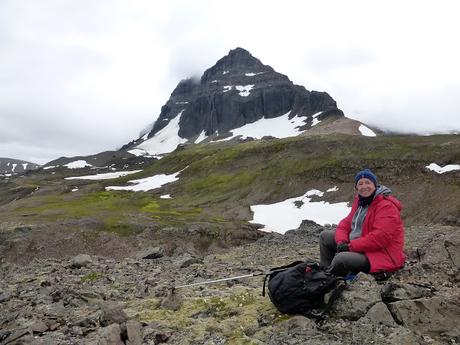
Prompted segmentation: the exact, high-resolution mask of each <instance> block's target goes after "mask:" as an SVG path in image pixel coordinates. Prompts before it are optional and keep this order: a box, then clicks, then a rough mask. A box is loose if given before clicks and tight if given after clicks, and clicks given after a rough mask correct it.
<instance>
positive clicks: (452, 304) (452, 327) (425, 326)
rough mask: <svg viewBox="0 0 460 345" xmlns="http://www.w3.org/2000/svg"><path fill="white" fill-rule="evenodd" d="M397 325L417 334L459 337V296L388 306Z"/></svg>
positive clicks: (416, 300)
mask: <svg viewBox="0 0 460 345" xmlns="http://www.w3.org/2000/svg"><path fill="white" fill-rule="evenodd" d="M389 308H390V310H391V312H392V314H393V315H394V316H395V318H396V319H397V321H398V323H400V324H402V325H404V326H405V327H407V328H409V329H410V330H412V331H414V332H416V333H419V334H428V335H431V336H434V337H438V336H440V335H445V336H448V337H460V318H459V315H460V294H455V295H450V296H434V297H431V298H419V299H415V300H405V301H397V302H393V303H390V304H389Z"/></svg>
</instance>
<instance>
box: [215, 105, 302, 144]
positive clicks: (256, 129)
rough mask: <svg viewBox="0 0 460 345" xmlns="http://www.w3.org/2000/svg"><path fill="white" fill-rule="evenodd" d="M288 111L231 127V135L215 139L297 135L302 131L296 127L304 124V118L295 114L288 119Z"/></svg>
mask: <svg viewBox="0 0 460 345" xmlns="http://www.w3.org/2000/svg"><path fill="white" fill-rule="evenodd" d="M290 113H291V112H290V111H289V112H287V113H286V114H284V115H282V116H278V117H275V118H272V119H266V118H261V119H260V120H257V121H256V122H253V123H248V124H245V125H244V126H242V127H239V128H235V129H233V130H232V131H231V133H232V136H230V137H228V138H225V139H220V140H216V141H227V140H231V139H233V138H235V137H238V136H241V138H242V139H245V138H248V137H251V138H254V139H261V138H262V137H264V136H272V137H275V138H287V137H293V136H296V135H299V134H300V133H302V132H303V131H301V130H299V129H298V127H301V126H303V125H305V120H306V118H305V117H300V116H297V115H296V116H294V117H293V118H292V119H290V120H289V114H290Z"/></svg>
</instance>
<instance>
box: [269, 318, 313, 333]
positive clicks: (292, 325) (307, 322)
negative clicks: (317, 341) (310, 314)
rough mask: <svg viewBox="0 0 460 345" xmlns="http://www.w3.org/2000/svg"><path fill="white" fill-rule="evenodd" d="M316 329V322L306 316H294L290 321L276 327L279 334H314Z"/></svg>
mask: <svg viewBox="0 0 460 345" xmlns="http://www.w3.org/2000/svg"><path fill="white" fill-rule="evenodd" d="M316 329H317V328H316V324H315V322H314V321H313V320H311V319H309V318H307V317H305V316H293V317H292V318H290V319H289V320H287V321H283V322H280V323H278V324H277V325H275V330H276V331H277V332H288V333H292V332H295V333H299V332H300V333H302V334H313V333H315V332H316Z"/></svg>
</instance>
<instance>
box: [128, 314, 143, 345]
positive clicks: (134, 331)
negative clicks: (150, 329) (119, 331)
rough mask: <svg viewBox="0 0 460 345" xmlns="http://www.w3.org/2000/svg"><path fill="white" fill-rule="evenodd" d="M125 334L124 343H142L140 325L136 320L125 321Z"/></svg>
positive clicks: (130, 344)
mask: <svg viewBox="0 0 460 345" xmlns="http://www.w3.org/2000/svg"><path fill="white" fill-rule="evenodd" d="M126 334H127V337H128V339H127V340H126V345H142V326H141V324H140V323H139V322H138V321H135V320H129V321H127V322H126Z"/></svg>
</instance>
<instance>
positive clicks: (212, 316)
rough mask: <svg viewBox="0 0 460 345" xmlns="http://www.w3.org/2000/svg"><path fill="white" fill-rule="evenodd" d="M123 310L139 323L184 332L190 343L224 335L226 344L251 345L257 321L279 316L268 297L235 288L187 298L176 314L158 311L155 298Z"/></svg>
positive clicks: (163, 310)
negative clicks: (207, 336)
mask: <svg viewBox="0 0 460 345" xmlns="http://www.w3.org/2000/svg"><path fill="white" fill-rule="evenodd" d="M126 311H127V313H128V315H129V316H131V317H136V318H138V319H139V320H140V321H143V322H147V323H148V322H153V321H155V322H160V323H163V324H164V325H167V326H168V327H170V328H172V329H175V330H181V331H186V332H187V333H188V334H189V335H190V336H189V338H190V340H194V341H201V340H203V339H204V337H205V335H206V334H207V333H212V334H221V335H223V336H225V337H226V338H227V339H228V341H229V344H239V343H244V344H251V339H250V338H248V337H247V334H253V333H254V332H255V331H256V330H257V328H258V327H259V326H258V321H257V320H258V318H260V317H263V318H264V319H267V320H270V319H271V320H273V321H274V322H275V320H276V319H277V317H278V315H280V314H279V313H278V311H277V310H276V309H275V308H274V307H273V305H272V304H271V302H270V300H269V299H268V298H266V297H261V296H259V290H258V289H249V288H243V287H238V286H236V287H233V288H232V289H231V290H230V291H222V294H221V295H218V296H212V297H207V298H186V299H185V300H184V301H183V304H182V306H181V308H180V309H179V310H177V311H171V310H167V309H163V308H161V307H160V302H159V300H158V299H150V300H141V301H139V300H133V301H131V302H129V303H128V308H127V309H126Z"/></svg>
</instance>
